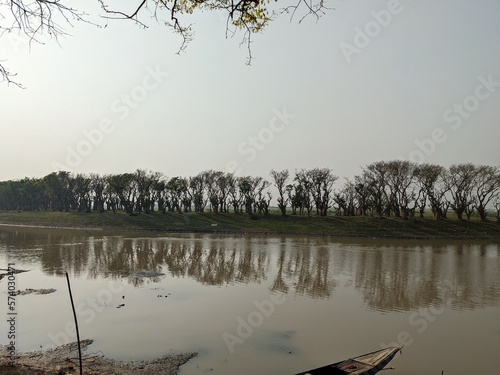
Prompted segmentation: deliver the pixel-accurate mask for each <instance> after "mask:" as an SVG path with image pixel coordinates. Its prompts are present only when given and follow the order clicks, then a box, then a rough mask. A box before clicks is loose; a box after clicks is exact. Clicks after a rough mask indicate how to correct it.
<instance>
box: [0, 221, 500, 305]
mask: <svg viewBox="0 0 500 375" xmlns="http://www.w3.org/2000/svg"><path fill="white" fill-rule="evenodd" d="M0 254H6V255H7V257H8V258H9V259H18V260H20V261H21V260H22V261H25V262H28V263H32V264H35V266H36V264H37V263H39V264H41V266H40V267H41V269H42V270H43V271H44V272H45V273H46V274H49V275H57V276H59V275H62V274H63V273H64V272H70V273H71V274H72V275H73V276H75V277H87V278H90V279H94V278H97V277H111V278H118V277H128V280H129V282H130V283H132V284H133V285H135V286H139V285H141V284H143V283H146V282H150V283H154V282H157V281H159V280H161V279H162V278H164V277H167V276H170V277H181V278H191V279H194V280H196V281H197V282H199V283H201V284H204V285H210V286H223V285H232V284H235V283H244V284H249V283H260V282H262V281H263V280H267V279H269V280H271V281H272V282H271V283H270V285H271V286H270V290H271V291H273V292H282V293H287V294H294V295H299V296H307V297H310V298H314V299H327V298H328V299H330V298H335V290H336V287H337V286H338V285H339V282H342V283H345V284H347V285H351V284H352V285H353V286H354V288H355V289H356V290H358V291H359V292H360V293H361V295H362V296H363V299H364V302H365V304H366V305H367V306H368V307H369V308H371V309H375V310H381V311H395V310H400V311H410V310H416V309H419V308H422V307H427V306H430V305H434V306H441V305H443V304H449V305H450V306H452V307H455V308H459V309H468V308H470V309H472V308H477V307H483V306H491V305H497V304H498V302H499V301H500V287H499V285H500V282H499V278H500V272H499V271H500V264H499V259H500V250H499V244H498V243H459V242H457V243H452V242H442V241H433V242H425V243H424V242H409V241H392V242H388V241H374V240H371V241H368V240H365V241H361V240H338V239H328V238H300V237H296V238H295V237H294V238H286V237H249V236H241V237H233V236H217V235H186V236H179V237H171V238H169V237H156V238H155V237H133V236H129V237H127V236H123V235H102V236H98V235H96V234H95V233H92V234H90V235H89V234H88V233H79V232H74V231H71V232H70V231H47V230H41V229H39V230H33V229H12V228H1V229H0ZM2 256H3V255H2ZM144 270H147V271H149V272H156V275H155V276H154V277H147V278H145V277H135V276H134V273H135V272H137V271H144ZM161 274H164V275H165V276H161Z"/></svg>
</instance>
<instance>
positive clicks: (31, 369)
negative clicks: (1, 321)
mask: <svg viewBox="0 0 500 375" xmlns="http://www.w3.org/2000/svg"><path fill="white" fill-rule="evenodd" d="M92 342H93V340H82V341H81V346H82V364H83V373H84V374H86V375H97V374H107V375H112V374H116V375H134V374H148V375H149V374H151V375H160V374H161V375H174V374H177V373H178V371H179V367H180V366H182V365H183V364H184V363H186V362H187V361H189V360H190V359H191V358H193V357H195V356H196V353H184V354H175V355H166V356H163V357H160V358H156V359H153V360H151V361H117V360H113V359H110V358H106V357H105V356H104V354H103V353H101V352H98V353H88V351H89V350H88V349H89V346H90V345H91V344H92ZM9 355H10V353H9V347H8V346H6V345H0V373H1V374H5V375H18V374H19V375H24V374H43V375H49V374H50V375H52V374H57V375H63V374H79V373H80V368H79V358H78V345H77V343H76V342H74V343H70V344H65V345H61V346H58V347H57V348H55V349H49V350H43V351H42V350H40V351H34V352H28V353H17V355H16V358H15V361H14V366H10V358H9Z"/></svg>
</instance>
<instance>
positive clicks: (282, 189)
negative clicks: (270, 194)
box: [271, 169, 289, 216]
mask: <svg viewBox="0 0 500 375" xmlns="http://www.w3.org/2000/svg"><path fill="white" fill-rule="evenodd" d="M271 177H272V178H273V180H274V186H276V188H277V189H278V194H279V197H278V208H279V209H280V211H281V215H283V216H286V207H287V205H288V201H289V198H287V197H286V196H285V193H286V186H287V185H286V183H287V181H288V178H289V173H288V169H284V170H282V171H280V172H277V171H275V170H274V169H273V170H271Z"/></svg>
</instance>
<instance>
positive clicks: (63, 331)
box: [0, 227, 500, 375]
mask: <svg viewBox="0 0 500 375" xmlns="http://www.w3.org/2000/svg"><path fill="white" fill-rule="evenodd" d="M8 263H14V264H15V265H14V267H15V268H17V269H28V270H29V272H25V273H19V274H17V275H16V288H17V289H20V290H24V289H27V288H36V289H38V288H54V289H56V292H54V293H51V294H46V295H35V294H28V295H23V296H17V297H16V298H17V299H16V303H17V305H16V308H17V312H18V315H17V327H16V329H17V342H16V346H17V349H18V350H21V351H30V350H39V349H40V347H42V348H44V349H45V348H49V347H53V346H55V345H59V344H63V343H67V342H69V341H75V340H76V336H75V334H74V327H73V324H72V322H73V315H72V311H71V305H70V300H69V294H68V288H67V283H66V278H65V272H68V273H69V275H70V280H71V288H72V292H73V298H74V300H75V305H76V306H77V311H78V317H79V324H80V336H81V338H82V339H83V338H92V339H94V340H95V341H94V343H93V344H92V346H91V348H90V349H89V351H90V352H102V353H104V354H105V355H106V356H107V357H110V358H115V359H127V360H130V359H152V358H155V357H158V356H162V355H164V354H169V353H179V352H186V351H196V352H198V353H199V354H198V356H197V357H196V358H194V359H192V360H191V361H190V362H188V363H187V364H186V365H184V366H183V367H181V375H191V374H222V375H227V374H283V375H284V374H294V373H296V372H299V371H304V370H307V369H310V368H314V367H318V366H320V365H325V364H328V363H331V362H336V361H339V360H342V359H345V358H349V357H352V356H356V355H360V354H363V353H367V352H371V351H374V350H377V349H379V348H381V347H384V346H389V345H394V344H405V347H404V349H403V353H402V355H398V356H397V357H396V358H395V359H394V360H393V361H392V362H391V366H395V367H396V369H395V370H394V371H391V373H392V374H394V375H412V374H419V375H421V374H426V375H432V374H436V375H439V374H441V371H444V374H445V375H447V374H450V375H460V374H467V375H470V374H493V373H498V371H499V370H498V368H499V366H500V357H499V353H500V241H482V240H481V241H480V240H477V241H455V240H446V241H445V240H439V241H437V240H432V241H431V240H418V241H409V240H392V239H391V240H385V239H353V238H349V239H340V238H322V237H301V236H296V237H286V236H282V237H281V236H255V235H252V236H244V235H241V236H235V235H208V234H207V235H202V234H192V235H190V234H184V235H177V234H175V235H166V234H161V235H160V234H151V233H150V234H139V233H106V232H97V231H95V232H90V231H75V230H56V229H40V228H39V229H34V228H31V229H30V228H14V227H0V268H6V267H7V264H8ZM0 292H1V295H2V296H3V297H1V299H2V300H3V302H1V303H0V314H1V316H2V320H4V321H6V319H7V286H6V282H5V279H4V280H2V282H0ZM7 333H8V332H7V325H5V324H2V325H1V331H0V343H1V344H7V342H8V340H7ZM495 369H496V370H495Z"/></svg>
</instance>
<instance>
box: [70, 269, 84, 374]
mask: <svg viewBox="0 0 500 375" xmlns="http://www.w3.org/2000/svg"><path fill="white" fill-rule="evenodd" d="M66 280H67V281H68V290H69V299H70V300H71V308H72V309H73V317H74V318H75V328H76V340H77V341H78V358H79V360H80V375H82V374H83V368H82V348H81V346H80V332H79V330H78V320H77V319H76V310H75V304H74V303H73V295H72V294H71V285H70V284H69V276H68V273H67V272H66Z"/></svg>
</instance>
